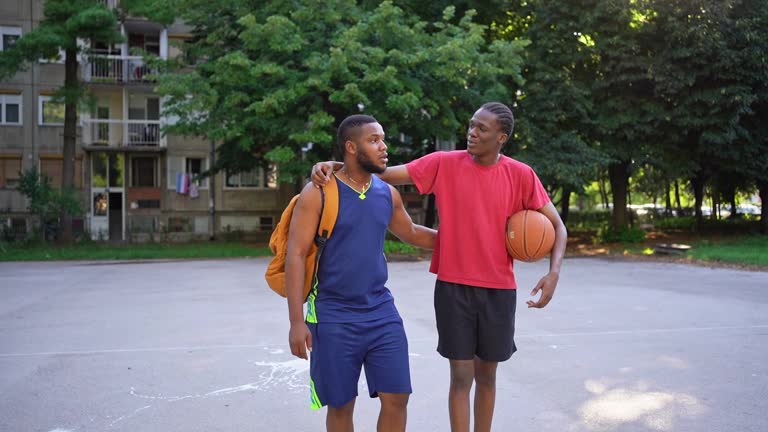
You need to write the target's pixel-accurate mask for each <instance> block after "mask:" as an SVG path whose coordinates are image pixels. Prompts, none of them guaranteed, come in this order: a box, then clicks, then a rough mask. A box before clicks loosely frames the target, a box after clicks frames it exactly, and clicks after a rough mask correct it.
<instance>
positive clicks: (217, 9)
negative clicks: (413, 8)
mask: <svg viewBox="0 0 768 432" xmlns="http://www.w3.org/2000/svg"><path fill="white" fill-rule="evenodd" d="M178 10H180V11H182V18H183V19H184V20H185V21H186V23H187V24H190V25H192V26H193V27H194V31H193V34H194V36H195V37H194V38H193V40H192V41H190V43H189V44H187V46H186V47H185V48H186V49H187V50H188V51H189V52H191V53H193V54H194V56H195V57H197V58H200V59H201V62H199V63H198V64H197V65H196V67H195V69H194V70H193V71H192V72H190V73H184V74H180V73H178V72H175V71H172V70H170V71H168V72H166V73H164V74H162V75H161V77H160V81H159V85H158V91H159V92H160V93H161V94H162V95H164V96H165V97H166V98H167V99H166V102H165V104H164V109H165V114H167V115H172V116H175V117H177V118H178V119H179V120H178V122H177V123H176V124H175V125H173V126H171V127H169V128H168V129H167V131H170V132H176V133H182V134H189V135H202V136H206V137H208V138H210V139H213V140H215V141H217V142H220V143H222V144H221V146H220V147H219V153H220V157H219V158H218V162H217V164H216V166H215V167H214V171H215V170H219V169H223V168H227V169H230V170H231V171H238V170H243V169H246V168H248V167H249V166H251V167H252V166H255V165H258V164H265V163H266V162H267V161H271V162H275V163H277V165H278V173H279V175H280V179H279V180H281V181H290V180H292V179H294V178H295V177H297V176H300V175H302V176H304V175H306V173H307V172H308V170H309V164H310V163H312V162H314V161H315V160H318V159H327V158H328V157H329V156H330V154H331V149H332V144H333V139H334V136H335V126H336V125H337V124H338V123H339V122H340V121H341V119H343V118H344V117H346V116H347V115H350V114H354V113H357V112H360V111H364V112H366V113H368V114H371V115H374V116H375V117H376V118H377V119H378V120H379V121H380V122H381V123H382V125H383V126H384V128H385V131H386V132H387V136H388V141H389V143H390V145H391V147H392V149H393V150H392V151H391V153H392V156H393V159H392V161H391V162H393V163H397V162H401V160H397V159H398V158H400V159H402V160H409V159H410V158H412V157H414V156H419V155H421V154H423V153H424V152H425V151H426V148H425V146H424V143H425V142H429V141H431V140H432V139H433V138H435V137H437V138H445V139H451V138H453V137H454V136H457V135H459V134H463V130H464V127H465V122H466V119H467V118H469V117H470V114H471V112H472V111H473V110H474V109H476V107H477V106H478V105H479V104H481V103H482V102H485V101H487V100H488V99H489V98H501V99H504V100H509V98H510V94H509V91H508V88H507V86H506V83H509V82H521V70H520V65H521V63H522V58H521V52H522V49H523V47H524V46H525V44H526V43H525V42H524V41H501V40H498V41H492V42H489V41H488V40H487V39H486V38H485V35H486V32H487V26H483V25H481V24H478V23H476V22H474V20H473V18H474V16H475V13H474V12H473V11H471V10H469V11H467V13H466V14H464V15H463V16H461V17H456V16H455V15H454V9H453V8H446V10H445V14H444V17H443V18H442V19H439V20H437V21H435V22H427V21H423V20H421V19H420V18H419V17H418V16H417V15H413V14H408V13H405V12H404V11H403V10H402V9H401V8H399V7H398V6H396V5H395V4H393V3H392V2H387V1H385V2H382V3H380V4H378V5H377V6H376V7H363V6H360V5H357V4H356V3H355V2H353V1H350V0H334V1H327V2H315V1H299V2H295V1H290V2H289V1H287V0H282V1H274V2H265V3H254V2H249V1H246V0H230V1H227V2H202V1H199V0H181V3H180V5H179V7H178ZM401 133H402V134H404V136H407V137H408V139H407V140H400V137H401ZM310 142H311V143H314V146H313V149H312V151H311V153H308V154H306V155H303V154H302V152H301V150H300V149H301V148H302V147H305V146H306V145H307V143H310Z"/></svg>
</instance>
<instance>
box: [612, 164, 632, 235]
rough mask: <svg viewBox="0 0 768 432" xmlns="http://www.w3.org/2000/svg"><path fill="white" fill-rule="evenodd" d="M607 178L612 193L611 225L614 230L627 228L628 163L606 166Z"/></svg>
mask: <svg viewBox="0 0 768 432" xmlns="http://www.w3.org/2000/svg"><path fill="white" fill-rule="evenodd" d="M608 178H609V180H610V182H611V191H612V192H613V218H612V220H611V224H612V225H613V227H614V228H622V227H626V226H627V189H628V185H629V162H628V161H621V162H617V163H612V164H610V165H609V166H608Z"/></svg>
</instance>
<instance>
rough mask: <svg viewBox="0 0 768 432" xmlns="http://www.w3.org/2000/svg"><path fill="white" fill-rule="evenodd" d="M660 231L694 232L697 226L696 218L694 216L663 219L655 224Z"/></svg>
mask: <svg viewBox="0 0 768 432" xmlns="http://www.w3.org/2000/svg"><path fill="white" fill-rule="evenodd" d="M655 226H656V228H658V229H660V230H676V229H682V230H693V228H694V227H695V226H696V218H694V217H693V216H681V217H671V218H666V219H662V220H660V221H658V222H656V223H655Z"/></svg>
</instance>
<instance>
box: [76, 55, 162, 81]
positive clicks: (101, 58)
mask: <svg viewBox="0 0 768 432" xmlns="http://www.w3.org/2000/svg"><path fill="white" fill-rule="evenodd" d="M153 73H155V70H153V69H152V68H150V67H149V66H148V65H147V64H146V63H145V62H144V59H143V58H142V57H140V56H117V55H94V56H91V57H90V58H89V59H88V64H87V65H86V67H85V81H86V82H93V83H145V82H152V80H150V79H149V75H150V74H153Z"/></svg>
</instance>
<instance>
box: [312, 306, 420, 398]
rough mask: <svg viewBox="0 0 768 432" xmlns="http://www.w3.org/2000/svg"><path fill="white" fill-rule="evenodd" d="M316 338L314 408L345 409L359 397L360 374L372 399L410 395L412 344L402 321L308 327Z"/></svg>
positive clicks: (314, 348) (391, 319)
mask: <svg viewBox="0 0 768 432" xmlns="http://www.w3.org/2000/svg"><path fill="white" fill-rule="evenodd" d="M307 325H308V326H309V330H310V331H311V332H312V353H311V354H310V366H309V375H310V393H311V395H310V398H311V400H310V406H311V407H312V409H319V408H322V407H323V406H325V405H329V406H332V407H334V408H340V407H342V406H344V405H346V404H347V403H348V402H349V401H351V400H352V399H354V398H356V397H357V383H358V381H359V380H360V369H361V367H362V366H365V380H366V382H367V383H368V392H369V394H370V396H371V397H372V398H375V397H377V396H378V393H379V392H382V393H411V373H410V368H409V365H408V340H407V339H406V337H405V328H404V327H403V320H402V319H401V318H400V317H399V316H397V315H395V316H392V317H390V318H387V319H380V320H376V321H368V322H354V323H323V322H321V323H317V324H315V323H307Z"/></svg>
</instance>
